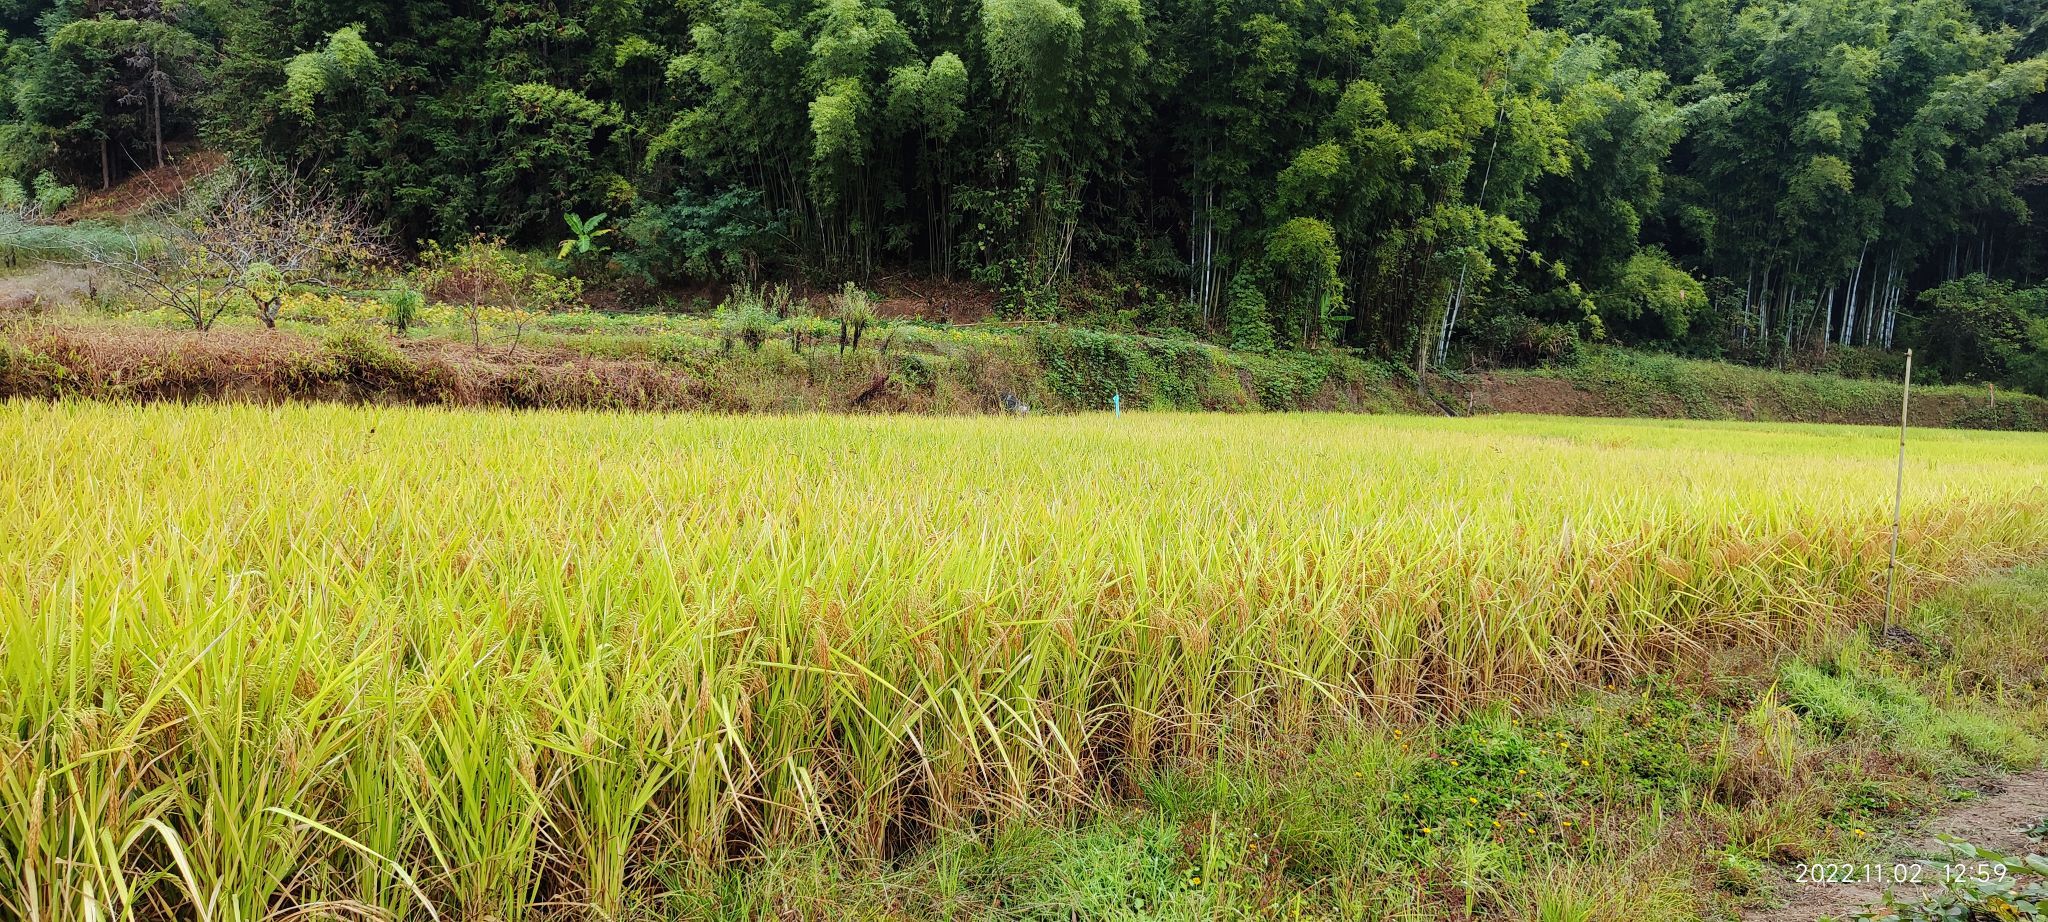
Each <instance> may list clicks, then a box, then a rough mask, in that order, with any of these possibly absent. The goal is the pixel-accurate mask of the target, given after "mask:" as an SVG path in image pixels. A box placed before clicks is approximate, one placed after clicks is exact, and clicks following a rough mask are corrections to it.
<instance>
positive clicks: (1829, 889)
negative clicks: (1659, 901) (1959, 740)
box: [1743, 772, 2048, 922]
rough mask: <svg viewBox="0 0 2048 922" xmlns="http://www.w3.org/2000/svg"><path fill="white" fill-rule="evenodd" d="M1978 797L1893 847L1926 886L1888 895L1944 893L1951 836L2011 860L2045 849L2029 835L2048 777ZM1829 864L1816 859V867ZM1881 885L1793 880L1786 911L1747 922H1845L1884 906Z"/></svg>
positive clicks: (2032, 776)
mask: <svg viewBox="0 0 2048 922" xmlns="http://www.w3.org/2000/svg"><path fill="white" fill-rule="evenodd" d="M1971 789H1972V790H1976V791H1978V792H1979V794H1978V796H1976V797H1973V798H1971V799H1970V800H1967V801H1965V802H1963V803H1962V804H1959V805H1957V806H1956V807H1955V808H1953V809H1950V810H1945V811H1942V812H1941V813H1940V814H1938V815H1936V816H1934V817H1933V818H1931V819H1929V820H1927V821H1926V822H1925V823H1922V824H1921V825H1920V826H1919V828H1917V829H1915V830H1913V832H1911V833H1909V834H1907V835H1904V836H1901V837H1900V838H1899V839H1898V840H1897V841H1896V842H1894V843H1893V844H1892V847H1891V849H1890V850H1889V852H1888V855H1887V857H1888V858H1889V859H1892V860H1895V861H1897V862H1901V863H1905V864H1909V865H1910V864H1918V865H1920V866H1921V867H1922V868H1923V870H1922V871H1921V873H1920V874H1919V878H1920V880H1921V881H1923V882H1922V883H1920V884H1917V885H1912V886H1893V887H1890V888H1889V889H1890V890H1891V892H1892V893H1894V894H1896V895H1898V896H1899V897H1901V898H1909V899H1910V898H1918V897H1924V896H1927V895H1929V894H1931V893H1933V892H1935V891H1936V890H1938V889H1939V888H1940V881H1941V877H1942V865H1943V864H1944V863H1945V861H1946V860H1947V859H1948V857H1949V851H1948V849H1947V847H1946V846H1944V845H1942V843H1941V841H1940V840H1939V839H1937V838H1936V836H1937V835H1949V836H1953V837H1956V838H1959V839H1963V840H1965V841H1968V842H1970V843H1971V844H1973V845H1977V846H1980V847H1983V848H1989V849H1992V850H1995V851H1999V852H2004V853H2006V854H2027V853H2030V852H2032V853H2039V852H2040V851H2041V848H2042V845H2041V843H2040V842H2039V841H2038V840H2035V839H2030V838H2028V836H2027V834H2026V830H2027V829H2028V828H2029V827H2031V826H2033V825H2034V824H2036V823H2039V822H2041V821H2042V819H2043V818H2048V772H2030V773H2027V774H2022V775H2011V776H2007V777H2003V778H1998V779H1987V780H1982V781H1979V782H1977V783H1976V784H1974V785H1972V786H1971ZM1824 860H1825V859H1818V858H1817V859H1815V861H1816V862H1820V861H1824ZM1886 890H1887V887H1886V886H1885V885H1883V884H1881V883H1812V882H1806V883H1801V882H1798V881H1797V880H1796V879H1794V878H1793V877H1788V878H1787V879H1786V881H1785V882H1784V884H1783V885H1782V886H1781V887H1780V888H1779V891H1778V892H1779V894H1780V895H1782V896H1784V897H1785V898H1786V902H1785V905H1783V906H1781V907H1779V908H1776V909H1770V910H1759V911H1756V912H1751V913H1746V914H1744V915H1743V919H1744V922H1819V920H1824V919H1846V918H1848V917H1850V916H1852V915H1854V914H1855V913H1857V912H1859V911H1861V910H1864V909H1867V908H1870V907H1872V906H1875V905H1878V904H1879V903H1881V902H1883V900H1884V896H1885V892H1886Z"/></svg>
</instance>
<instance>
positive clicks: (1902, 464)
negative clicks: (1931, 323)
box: [1884, 349, 1913, 631]
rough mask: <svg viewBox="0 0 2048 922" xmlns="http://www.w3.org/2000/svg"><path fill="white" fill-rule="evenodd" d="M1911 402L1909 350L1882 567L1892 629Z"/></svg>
mask: <svg viewBox="0 0 2048 922" xmlns="http://www.w3.org/2000/svg"><path fill="white" fill-rule="evenodd" d="M1912 405H1913V350H1911V349H1908V350H1906V380H1905V381H1904V382H1902V383H1901V384H1900V387H1899V475H1898V480H1897V482H1896V483H1894V484H1893V486H1892V491H1893V492H1892V559H1891V563H1889V564H1887V565H1886V566H1885V568H1884V629H1885V630H1886V631H1890V630H1891V629H1892V587H1893V586H1894V585H1895V584H1897V583H1898V579H1899V576H1898V573H1899V523H1900V521H1901V519H1902V516H1903V514H1904V512H1905V509H1906V414H1907V412H1908V411H1909V410H1910V409H1911V408H1912Z"/></svg>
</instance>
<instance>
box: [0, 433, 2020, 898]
mask: <svg viewBox="0 0 2048 922" xmlns="http://www.w3.org/2000/svg"><path fill="white" fill-rule="evenodd" d="M0 445H5V446H8V451H7V453H6V457H5V459H4V462H0V624H4V628H5V631H4V635H0V643H4V647H0V719H4V729H0V803H4V804H5V805H6V809H4V810H0V915H5V916H7V917H11V918H26V919H36V920H52V922H65V920H88V919H90V920H99V919H130V918H145V919H157V918H173V917H175V918H180V919H199V920H203V922H255V920H259V919H265V918H269V917H271V916H274V915H279V914H309V913H312V914H329V915H355V916H369V917H384V918H408V919H485V918H493V919H497V920H500V922H520V920H523V919H527V918H533V917H536V916H538V915H543V914H545V915H558V914H560V913H562V912H565V911H568V912H574V913H581V914H587V915H589V916H590V917H593V918H606V919H612V918H619V917H621V916H623V915H631V914H633V913H635V912H636V911H640V910H642V909H644V908H645V907H646V906H647V904H646V903H645V902H644V900H645V898H647V897H648V896H649V895H650V894H652V893H654V892H656V891H658V890H659V889H660V888H661V887H663V886H665V884H664V883H663V881H665V880H673V879H675V878H674V875H675V873H676V872H677V870H678V869H683V870H687V869H691V868H700V869H703V868H714V867H716V866H717V865H718V863H720V862H723V861H727V860H730V859H731V858H733V857H735V856H743V855H749V854H755V853H758V852H759V851H760V850H762V849H765V848H769V847H771V846H776V845H780V844H791V843H816V842H820V841H823V842H826V843H830V844H831V845H833V846H834V847H837V848H840V849H843V850H844V851H845V852H846V853H848V854H852V855H861V856H883V855H887V854H890V853H893V852H895V851H898V850H900V849H902V848H905V847H906V846H909V845H912V844H914V843H916V842H918V841H920V840H921V839H922V838H924V837H925V836H926V835H927V834H928V833H929V832H930V831H931V830H932V829H934V828H938V827H964V826H967V825H970V824H973V823H976V822H980V821H984V820H988V819H995V818H1006V817H1016V816H1020V815H1026V814H1034V813H1048V812H1049V813H1058V812H1061V811H1066V810H1073V809H1079V808H1083V807H1085V806H1087V805H1088V804H1089V803H1090V802H1091V801H1092V799H1094V798H1095V797H1096V796H1097V794H1098V792H1099V791H1102V790H1104V789H1105V788H1106V787H1107V786H1108V785H1109V783H1110V782H1112V781H1114V780H1115V779H1118V778H1125V777H1133V776H1136V775H1139V774H1141V773H1143V772H1145V771H1147V770H1149V769H1150V768H1152V767H1156V766H1159V765H1162V764H1168V763H1175V762H1182V761H1188V760H1200V759H1203V758H1205V757H1207V755H1208V754H1210V753H1211V752H1212V751H1214V749H1215V748H1216V747H1218V746H1219V745H1228V744H1230V743H1231V742H1232V741H1238V740H1243V739H1246V738H1247V737H1250V736H1255V735H1257V734H1260V733H1268V732H1289V733H1292V732H1311V731H1312V730H1313V729H1314V728H1315V727H1316V726H1318V725H1320V724H1322V723H1324V722H1326V721H1330V720H1333V719H1340V718H1356V717H1361V716H1362V717H1366V718H1370V717H1372V716H1374V715H1384V714H1389V713H1397V714H1406V713H1412V712H1414V711H1415V710H1418V709H1433V708H1448V709H1458V708H1463V707H1467V706H1469V705H1471V704H1472V703H1475V702H1479V701H1486V700H1494V699H1501V698H1506V697H1508V696H1512V695H1533V694H1541V693H1543V692H1545V691H1546V690H1550V689H1555V688H1559V687H1564V686H1569V685H1571V684H1572V683H1575V682H1580V681H1585V680H1589V679H1595V678H1600V677H1603V676H1613V675H1616V674H1621V673H1627V672H1630V671H1633V670H1638V669H1642V668H1646V667H1650V666H1654V665H1656V664H1658V663H1663V662H1667V661H1669V660H1671V659H1672V658H1675V657H1679V656H1684V655H1686V654H1687V653H1688V651H1694V650H1699V649H1703V648H1706V647H1711V646H1715V645H1724V644H1780V643H1797V642H1799V641H1801V640H1804V639H1807V638H1812V637H1817V636H1821V635H1824V634H1826V633H1828V632H1831V631H1836V630H1840V629H1842V628H1843V627H1845V626H1846V625H1848V624H1849V623H1850V622H1852V621H1853V620H1855V619H1857V618H1861V617H1868V616H1870V614H1871V613H1872V611H1873V608H1874V600H1875V599H1877V598H1879V593H1881V591H1882V578H1883V574H1884V567H1885V549H1886V546H1887V543H1888V535H1889V524H1890V513H1891V494H1890V486H1891V464H1892V451H1893V447H1894V445H1893V442H1892V440H1891V436H1890V435H1889V434H1887V433H1885V432H1882V431H1878V430H1864V429H1848V428H1822V427H1800V426H1773V427H1765V426H1746V425H1734V424H1713V425H1676V424H1668V423H1642V422H1635V423H1631V422H1590V421H1566V420H1550V419H1533V418H1500V419H1480V420H1456V421H1446V420H1424V419H1400V418H1358V417H1335V416H1330V417H1316V416H1311V417H1265V418H1247V417H1211V416H1145V415H1136V416H1127V417H1123V418H1121V419H1117V418H1110V417H1076V418H1054V419H1007V418H1005V419H992V418H991V419H906V418H862V417H852V418H847V417H787V418H713V417H656V416H620V415H605V414H523V413H511V412H476V413H463V412H446V411H435V410H418V409H377V408H347V407H335V406H291V407H251V406H209V407H148V408H137V407H127V406H106V405H91V404H58V405H51V404H41V403H15V404H9V405H5V406H0ZM1907 482H1908V493H1907V497H1906V516H1905V518H1906V525H1905V541H1904V545H1903V553H1904V565H1905V567H1904V569H1905V575H1906V582H1907V583H1908V584H1915V583H1926V582H1928V581H1931V580H1936V579H1940V578H1942V576H1943V575H1944V574H1956V573H1960V572H1963V571H1966V570H1969V569H1972V568H1976V567H1981V566H1987V565H1996V564H2000V563H2003V562H2008V561H2013V560H2018V559H2023V558H2029V557H2033V558H2038V557H2039V556H2040V555H2042V554H2043V553H2048V487H2044V484H2048V439H2043V438H2042V437H2040V436H2030V435H2006V434H1984V433H1957V432H1916V433H1915V435H1914V447H1913V454H1912V460H1911V463H1910V467H1909V471H1908V479H1907Z"/></svg>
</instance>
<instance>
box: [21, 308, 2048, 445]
mask: <svg viewBox="0 0 2048 922" xmlns="http://www.w3.org/2000/svg"><path fill="white" fill-rule="evenodd" d="M74 281H76V280H75V279H68V278H66V279H59V278H44V279H40V280H39V281H38V282H37V284H38V285H40V286H41V288H42V289H43V290H45V291H49V290H56V289H57V288H62V287H64V286H65V285H71V284H72V282H74ZM59 283H62V284H59ZM17 287H19V286H17ZM72 287H76V286H72ZM5 290H6V287H5V284H4V283H0V294H4V292H5ZM46 300H47V299H46ZM0 319H4V318H0ZM1013 345H1014V346H1015V347H1014V348H1008V347H1006V348H993V347H990V348H984V349H982V351H979V352H974V353H970V354H964V355H952V356H937V355H932V354H916V353H913V352H912V351H910V350H909V349H908V348H899V349H897V350H895V351H894V352H887V351H878V350H876V349H873V348H869V349H866V350H856V351H854V352H851V353H840V352H839V351H838V350H836V349H834V348H833V346H832V345H831V344H820V343H812V344H810V345H809V346H807V347H805V350H806V351H805V353H803V354H788V353H787V352H786V350H785V351H777V352H776V353H775V356H769V354H768V353H767V352H765V351H764V352H762V353H759V354H750V353H747V352H746V351H745V350H740V349H733V350H731V351H730V352H729V353H728V354H718V353H715V352H714V353H711V354H690V355H666V354H662V353H661V352H660V350H659V349H658V348H650V349H649V350H647V354H645V355H642V354H629V355H624V356H603V355H592V354H588V353H586V352H582V351H577V350H576V349H573V348H569V347H566V346H562V345H552V346H545V347H538V348H536V347H534V346H531V345H503V344H500V345H488V346H486V347H484V348H481V349H478V348H472V347H471V346H470V345H469V344H467V343H462V342H453V341H449V340H445V339H401V340H394V339H391V338H389V337H385V336H381V335H377V334H362V335H357V336H353V337H349V336H343V337H330V338H328V339H326V340H320V339H314V338H310V337H307V336H302V335H298V334H294V333H288V332H275V331H260V330H228V329H221V330H214V331H212V332H208V333H204V334H199V333H193V332H189V331H183V332H180V331H169V330H153V329H145V328H140V327H132V326H124V325H120V324H106V325H82V326H81V325H72V324H68V323H64V322H57V321H52V320H50V319H48V318H45V319H43V320H35V319H26V320H23V319H17V320H16V321H15V322H13V323H12V324H11V325H9V324H6V323H0V398H5V397H39V398H55V397H86V398H93V399H104V400H135V401H203V400H243V401H258V402H269V401H284V400H331V401H347V402H375V403H403V404H426V405H448V406H505V407H559V408H603V409H620V410H709V411H715V412H805V411H828V412H830V411H846V410H852V411H884V412H910V413H994V412H1002V410H1003V408H1004V399H1003V398H1004V395H1005V394H1009V395H1014V396H1017V397H1020V398H1023V400H1024V401H1025V402H1028V403H1030V404H1031V405H1032V406H1033V407H1034V408H1036V409H1039V410H1041V411H1052V412H1061V411H1068V410H1074V409H1083V408H1101V407H1103V406H1106V405H1107V399H1108V398H1107V397H1106V396H1103V397H1102V399H1101V400H1098V401H1094V402H1092V403H1091V402H1088V398H1087V396H1086V395H1083V397H1082V399H1081V402H1078V403H1077V402H1075V398H1074V397H1072V396H1071V395H1068V396H1066V397H1064V398H1063V396H1062V395H1063V394H1065V392H1066V391H1072V390H1074V387H1075V385H1074V382H1072V381H1065V380H1064V379H1061V380H1059V381H1055V378H1056V377H1057V374H1058V373H1060V372H1061V371H1062V370H1064V373H1065V374H1066V375H1067V376H1068V377H1071V376H1072V375H1073V373H1074V372H1073V369H1072V368H1071V367H1067V366H1061V365H1060V363H1059V362H1058V361H1054V360H1049V359H1046V358H1045V357H1044V356H1041V355H1037V354H1036V353H1034V351H1033V349H1032V348H1031V346H1030V344H1029V341H1028V340H1025V339H1020V340H1018V342H1017V343H1016V344H1013ZM1252 360H1253V359H1247V361H1252ZM1219 367H1220V366H1219ZM1233 375H1234V377H1232V378H1231V379H1229V382H1225V383H1230V384H1231V386H1229V387H1224V386H1222V385H1221V384H1219V381H1221V380H1222V379H1219V378H1217V377H1216V376H1214V375H1211V376H1209V377H1206V378H1203V377H1200V376H1196V378H1194V379H1192V381H1182V382H1178V383H1179V384H1181V385H1184V388H1183V389H1186V390H1189V391H1190V392H1191V395H1183V397H1184V399H1183V400H1181V401H1180V402H1179V403H1174V404H1172V405H1174V406H1177V407H1181V408H1183V409H1210V410H1256V409H1260V408H1262V407H1263V408H1265V409H1301V410H1334V411H1367V412H1385V411H1393V412H1412V413H1437V412H1446V413H1449V414H1451V415H1456V416H1465V415H1475V414H1487V413H1542V414H1553V415H1561V416H1593V417H1652V418H1675V419H1736V420H1745V419H1746V420H1771V421H1803V422H1824V423H1860V424H1877V425H1891V424H1896V421H1897V419H1898V416H1897V414H1898V403H1897V400H1898V386H1897V385H1896V384H1893V383H1887V382H1878V381H1853V380H1848V379H1841V378H1828V377H1825V376H1818V375H1789V374H1778V373H1773V372H1765V371H1756V370H1753V369H1734V367H1733V366H1726V365H1716V364H1714V363H1705V362H1678V363H1675V364H1672V365H1670V366H1669V367H1662V368H1660V370H1658V371H1657V373H1656V374H1654V375H1637V374H1630V373H1617V372H1614V371H1612V370H1611V369H1608V370H1605V371H1601V372H1600V373H1599V375H1597V376H1594V377H1593V379H1592V380H1584V379H1581V378H1580V377H1574V376H1573V375H1572V374H1571V373H1569V372H1556V373H1551V372H1499V373H1492V374H1486V375H1472V376H1464V377H1461V378H1459V379H1456V380H1449V379H1435V378H1432V379H1431V388H1430V392H1431V397H1432V399H1430V400H1422V399H1419V398H1418V397H1417V396H1416V390H1415V388H1414V386H1413V384H1412V383H1411V382H1408V381H1404V380H1402V379H1401V378H1400V377H1399V376H1392V377H1385V378H1372V377H1368V376H1356V375H1352V376H1345V375H1329V376H1326V377H1325V378H1324V379H1322V383H1320V384H1318V383H1316V382H1313V381H1308V382H1298V381H1295V380H1294V379H1293V378H1292V377H1288V376H1275V377H1273V378H1272V380H1261V379H1258V377H1257V376H1255V375H1251V374H1250V372H1248V371H1246V370H1245V369H1244V368H1239V369H1237V370H1236V371H1235V372H1233ZM1582 377H1583V376H1582ZM1059 384H1065V385H1066V387H1065V388H1064V389H1062V387H1060V386H1057V385H1059ZM1154 384H1155V385H1157V384H1159V382H1154ZM1140 386H1141V387H1142V386H1144V385H1143V384H1142V383H1141V385H1140ZM1153 389H1154V390H1159V391H1164V390H1167V388H1165V387H1162V386H1155V387H1153ZM1105 393H1106V392H1105ZM1125 396H1126V400H1125V406H1126V408H1130V409H1135V408H1141V407H1143V404H1141V403H1137V402H1134V400H1133V399H1132V397H1131V395H1130V394H1128V393H1126V395H1125ZM1913 421H1914V423H1915V424H1916V425H1921V426H1942V427H1962V428H1984V429H2019V430H2044V429H2048V401H2044V400H2041V399H2040V398H2035V397H2030V396H2026V395H2017V394H2005V393H2001V394H1999V395H1997V397H1996V403H1995V405H1994V403H1993V401H1992V399H1991V395H1990V394H1989V393H1988V392H1987V391H1985V390H1983V389H1976V388H1955V387H1945V388H1925V389H1916V391H1915V394H1914V401H1913Z"/></svg>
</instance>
